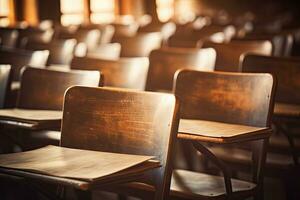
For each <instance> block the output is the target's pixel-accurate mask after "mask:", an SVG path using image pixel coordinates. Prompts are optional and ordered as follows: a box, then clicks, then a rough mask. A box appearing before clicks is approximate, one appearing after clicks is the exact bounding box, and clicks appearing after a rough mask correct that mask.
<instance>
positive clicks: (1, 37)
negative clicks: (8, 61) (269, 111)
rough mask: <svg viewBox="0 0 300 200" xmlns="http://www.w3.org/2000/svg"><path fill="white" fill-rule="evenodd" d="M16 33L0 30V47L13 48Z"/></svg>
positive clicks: (12, 30)
mask: <svg viewBox="0 0 300 200" xmlns="http://www.w3.org/2000/svg"><path fill="white" fill-rule="evenodd" d="M18 34H19V33H18V31H17V30H15V29H10V28H0V47H1V46H4V47H9V48H14V47H15V46H16V42H17V38H18Z"/></svg>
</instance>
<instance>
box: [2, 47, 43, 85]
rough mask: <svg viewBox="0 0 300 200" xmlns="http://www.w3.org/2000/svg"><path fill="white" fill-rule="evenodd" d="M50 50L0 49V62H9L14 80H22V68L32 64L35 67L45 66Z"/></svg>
mask: <svg viewBox="0 0 300 200" xmlns="http://www.w3.org/2000/svg"><path fill="white" fill-rule="evenodd" d="M48 56H49V51H47V50H43V51H25V50H12V49H7V48H1V49H0V63H1V64H9V65H11V67H12V72H13V80H15V81H19V80H20V73H21V69H22V68H23V67H24V66H26V65H30V66H33V67H45V65H46V62H47V59H48Z"/></svg>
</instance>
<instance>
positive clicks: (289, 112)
mask: <svg viewBox="0 0 300 200" xmlns="http://www.w3.org/2000/svg"><path fill="white" fill-rule="evenodd" d="M274 115H275V116H283V117H300V105H293V104H284V103H276V104H275V107H274Z"/></svg>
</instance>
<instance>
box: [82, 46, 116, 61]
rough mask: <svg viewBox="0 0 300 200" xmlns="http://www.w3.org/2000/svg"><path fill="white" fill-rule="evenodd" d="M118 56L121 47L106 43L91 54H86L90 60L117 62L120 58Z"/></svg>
mask: <svg viewBox="0 0 300 200" xmlns="http://www.w3.org/2000/svg"><path fill="white" fill-rule="evenodd" d="M120 54H121V45H120V44H119V43H107V44H100V45H99V46H98V47H97V48H96V49H94V50H93V51H92V52H88V54H87V56H88V57H92V58H100V59H114V60H117V59H119V58H120Z"/></svg>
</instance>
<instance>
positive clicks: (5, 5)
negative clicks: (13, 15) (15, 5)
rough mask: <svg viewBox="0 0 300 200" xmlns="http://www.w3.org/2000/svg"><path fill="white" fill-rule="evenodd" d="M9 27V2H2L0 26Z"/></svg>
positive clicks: (2, 0)
mask: <svg viewBox="0 0 300 200" xmlns="http://www.w3.org/2000/svg"><path fill="white" fill-rule="evenodd" d="M8 25H9V0H0V26H8Z"/></svg>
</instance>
